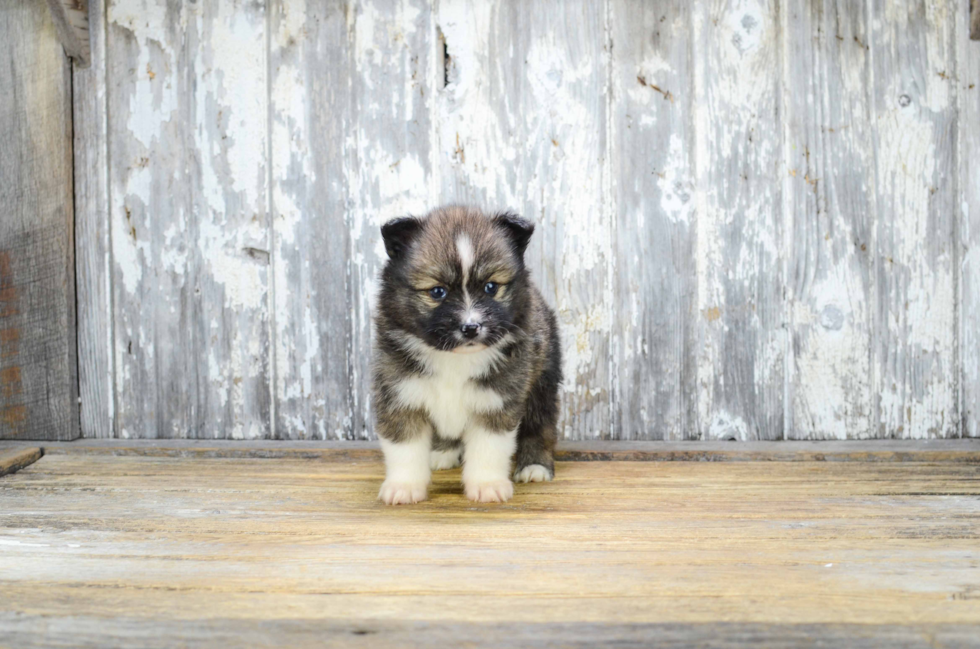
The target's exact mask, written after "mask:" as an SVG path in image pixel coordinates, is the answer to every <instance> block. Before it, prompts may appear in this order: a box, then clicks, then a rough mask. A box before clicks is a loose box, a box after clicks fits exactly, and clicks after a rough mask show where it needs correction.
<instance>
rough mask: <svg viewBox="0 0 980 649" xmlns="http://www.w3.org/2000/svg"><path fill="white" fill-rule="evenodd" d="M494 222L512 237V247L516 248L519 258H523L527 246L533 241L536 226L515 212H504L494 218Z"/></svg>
mask: <svg viewBox="0 0 980 649" xmlns="http://www.w3.org/2000/svg"><path fill="white" fill-rule="evenodd" d="M493 220H494V223H496V224H497V226H498V227H500V228H502V229H503V231H504V232H505V233H506V234H507V236H508V237H510V242H511V245H513V246H514V250H515V251H516V252H517V256H518V257H522V258H523V257H524V251H525V250H526V249H527V244H528V242H529V241H531V235H532V234H534V224H533V223H531V222H530V221H527V220H525V219H522V218H521V217H519V216H517V215H516V214H514V213H513V212H502V213H501V214H497V215H496V216H494V217H493Z"/></svg>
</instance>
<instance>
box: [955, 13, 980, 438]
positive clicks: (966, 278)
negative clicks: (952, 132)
mask: <svg viewBox="0 0 980 649" xmlns="http://www.w3.org/2000/svg"><path fill="white" fill-rule="evenodd" d="M974 4H975V8H974V12H975V15H976V16H980V4H977V3H976V0H974ZM967 18H968V16H967V6H966V3H965V2H961V3H959V4H958V5H957V6H956V11H955V14H954V21H955V23H956V61H957V64H956V76H955V83H956V97H957V107H958V116H957V123H958V125H959V128H958V129H957V134H958V136H959V149H958V151H957V156H956V157H957V161H958V163H959V169H958V170H957V181H958V182H957V187H958V189H959V195H958V196H957V197H956V208H957V214H958V216H959V229H958V235H959V236H958V241H957V245H958V246H959V250H958V251H957V252H958V259H959V264H960V268H959V270H960V277H959V299H960V308H959V323H958V324H959V332H960V336H959V341H958V342H959V371H960V395H961V398H960V404H959V405H960V413H961V417H962V421H961V422H960V426H961V428H960V430H961V434H962V436H963V437H980V42H978V41H971V40H970V33H969V30H968V29H967V27H966V26H967V24H968V23H967ZM978 22H980V20H978Z"/></svg>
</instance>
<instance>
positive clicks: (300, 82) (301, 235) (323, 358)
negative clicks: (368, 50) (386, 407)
mask: <svg viewBox="0 0 980 649" xmlns="http://www.w3.org/2000/svg"><path fill="white" fill-rule="evenodd" d="M350 17H351V16H349V15H348V10H347V9H346V8H345V7H343V6H341V5H339V4H336V3H317V2H310V3H307V2H305V1H303V0H289V1H285V0H276V1H275V2H274V3H273V5H272V9H271V25H272V27H271V40H270V44H271V50H270V74H271V78H270V92H271V95H270V109H271V111H272V116H271V121H270V129H271V136H270V137H271V150H272V155H271V160H272V178H271V188H272V189H271V191H272V215H273V229H274V237H275V242H274V247H273V255H272V266H273V273H274V280H273V281H274V285H275V289H276V290H275V312H274V322H275V350H274V357H275V417H276V424H275V433H276V436H277V437H279V438H283V439H338V438H339V439H343V438H345V437H347V436H349V435H350V434H351V432H352V427H353V412H352V403H351V391H350V388H351V377H350V374H351V371H350V366H349V359H351V358H352V354H351V351H352V350H351V348H350V341H351V334H352V332H351V323H352V320H351V317H350V307H349V305H350V299H349V291H350V276H349V273H348V254H349V244H350V241H349V239H348V235H347V230H348V221H347V209H348V182H347V174H348V160H347V157H348V151H349V149H350V148H351V146H352V144H351V143H352V140H353V137H352V133H351V128H352V124H353V121H352V118H351V87H350V74H351V67H350V65H351V61H350V39H349V37H350V30H349V25H348V19H349V18H350Z"/></svg>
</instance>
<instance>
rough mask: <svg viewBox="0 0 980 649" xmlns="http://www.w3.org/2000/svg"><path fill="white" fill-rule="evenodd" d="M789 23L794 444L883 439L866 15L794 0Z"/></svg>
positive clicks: (838, 5) (789, 429) (786, 185)
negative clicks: (874, 372)
mask: <svg viewBox="0 0 980 649" xmlns="http://www.w3.org/2000/svg"><path fill="white" fill-rule="evenodd" d="M782 16H783V26H782V29H783V31H784V42H785V44H786V61H785V66H784V70H785V84H786V93H785V97H786V111H785V119H784V121H783V127H784V129H785V142H784V149H785V156H786V164H787V166H788V169H786V170H784V171H783V173H784V174H785V175H784V179H785V180H784V181H783V192H784V194H783V197H784V202H783V205H784V211H785V214H786V215H787V223H786V227H787V229H788V233H787V240H788V242H789V246H790V248H789V250H788V251H787V256H788V263H789V270H788V274H787V277H786V281H787V286H786V289H787V293H788V300H789V304H788V314H789V324H790V331H791V345H790V346H789V349H788V351H787V353H788V354H789V358H788V359H787V372H788V374H787V376H786V383H787V388H788V390H787V392H788V397H789V400H790V402H789V403H787V404H786V410H787V416H788V421H787V422H786V437H788V438H793V439H821V438H830V439H835V438H836V439H846V438H852V437H858V438H867V437H870V436H873V435H874V426H873V425H872V415H873V409H874V400H873V397H872V392H871V348H872V320H873V319H872V308H871V305H872V297H873V295H874V287H873V285H872V282H873V273H872V269H873V257H874V245H873V232H872V228H873V227H874V222H875V218H874V214H875V201H874V186H873V183H870V182H869V179H871V178H874V171H875V169H874V142H873V126H872V124H873V122H872V120H873V113H872V109H871V90H870V88H871V56H870V52H869V50H868V47H867V43H868V42H869V37H870V33H869V27H868V19H867V16H866V7H864V6H863V5H861V4H856V3H851V2H838V1H837V0H815V1H814V2H804V1H803V0H794V1H793V2H790V3H788V5H787V6H786V7H785V10H784V11H783V12H782Z"/></svg>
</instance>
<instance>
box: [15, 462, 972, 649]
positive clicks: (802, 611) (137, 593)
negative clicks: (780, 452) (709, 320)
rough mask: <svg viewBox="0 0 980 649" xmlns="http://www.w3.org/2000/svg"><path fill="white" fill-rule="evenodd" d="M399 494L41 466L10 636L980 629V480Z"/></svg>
mask: <svg viewBox="0 0 980 649" xmlns="http://www.w3.org/2000/svg"><path fill="white" fill-rule="evenodd" d="M382 473H383V467H382V465H381V463H380V462H378V461H360V462H351V463H321V462H316V461H308V460H277V461H269V460H244V459H225V460H222V459H187V458H184V459H174V458H154V457H97V456H45V457H44V458H43V459H42V460H41V461H39V462H37V463H36V464H33V465H31V466H30V467H27V468H26V469H22V470H21V471H20V472H18V473H16V474H14V475H12V476H7V477H5V478H4V479H3V480H0V498H2V500H3V502H4V512H5V520H6V524H5V526H4V528H3V529H2V531H0V541H2V542H3V545H4V552H3V553H2V554H0V575H2V578H0V586H2V589H3V592H4V595H5V597H4V599H3V602H4V603H3V604H2V605H0V609H2V610H3V614H2V616H0V630H2V633H3V636H4V637H5V638H9V637H23V635H17V636H11V635H9V634H11V633H17V634H24V633H25V632H26V630H27V629H31V628H37V625H38V624H39V623H40V616H42V615H43V616H45V624H46V625H47V627H48V628H50V629H52V632H53V633H62V634H63V633H67V632H68V630H70V629H73V628H74V629H78V631H79V633H80V634H82V637H85V638H86V641H87V642H90V643H93V642H97V641H99V640H101V644H102V645H103V646H104V645H107V644H123V643H124V642H129V643H133V642H135V641H136V640H135V638H136V637H140V636H139V635H136V636H134V635H132V634H139V633H142V637H149V638H151V639H153V640H152V641H153V642H156V641H157V639H159V638H161V637H163V636H167V637H169V638H170V639H171V640H174V639H176V638H179V637H182V636H181V634H182V633H187V634H188V635H189V636H191V637H195V638H197V639H199V640H200V641H201V642H207V641H208V638H207V637H202V634H203V633H204V629H205V628H207V627H208V626H210V628H211V629H212V631H213V632H214V634H215V635H214V636H213V638H214V640H215V641H218V640H223V639H227V638H228V637H229V635H228V634H239V635H237V636H232V637H244V636H242V635H241V634H248V633H249V632H250V631H251V630H252V628H253V627H251V626H250V625H253V624H257V623H260V622H264V623H267V625H268V626H266V625H262V627H264V628H265V631H263V633H275V634H277V637H279V638H280V644H289V642H288V641H286V640H285V639H284V638H288V637H289V635H279V634H291V633H296V634H300V633H302V632H303V629H309V628H310V627H313V628H319V629H322V630H323V631H324V632H325V633H330V634H332V633H338V634H342V635H343V637H347V636H349V635H353V634H352V633H350V627H345V626H343V625H358V626H357V628H360V629H362V630H363V629H367V630H368V631H371V630H372V629H376V630H377V633H378V635H379V636H381V637H380V638H379V639H381V640H383V639H384V637H385V635H386V631H385V629H386V628H391V627H388V626H387V625H393V626H394V628H396V629H397V628H398V627H399V625H404V624H415V623H421V622H424V623H428V624H429V625H433V626H435V627H437V628H438V627H440V626H442V625H454V624H456V625H464V624H465V625H470V624H477V625H500V624H505V625H507V624H513V625H518V624H539V625H540V624H547V625H571V624H579V625H581V624H594V625H607V628H611V629H613V630H614V632H615V633H622V632H625V629H624V628H623V625H627V624H629V625H635V624H646V625H651V624H652V625H696V626H690V627H688V628H689V631H690V632H691V633H695V632H696V629H697V628H700V629H702V630H705V629H706V625H717V624H721V623H728V624H734V625H758V626H755V627H754V628H756V629H757V630H758V629H770V630H771V632H774V633H775V632H776V630H775V629H773V627H772V626H771V625H777V626H782V628H783V629H784V632H785V633H790V631H789V629H793V628H795V627H794V626H793V625H853V624H860V625H868V627H866V628H870V629H872V630H873V632H874V633H882V632H884V630H885V628H886V625H887V626H890V627H892V629H893V630H895V629H906V628H908V627H918V626H924V627H926V628H935V626H934V625H970V626H972V627H973V628H974V630H975V629H976V625H977V624H978V620H980V600H978V599H977V598H976V593H977V592H978V590H980V569H978V567H977V566H978V565H980V556H978V548H977V544H976V538H977V535H978V534H980V508H978V505H977V503H978V499H977V496H978V495H980V485H978V483H977V481H976V467H975V466H969V465H963V464H929V463H906V464H889V463H860V464H849V463H829V462H803V463H785V462H769V463H757V462H747V463H712V462H694V463H662V464H649V463H641V462H579V463H560V464H559V465H558V468H557V476H558V477H557V480H556V481H555V482H552V483H546V484H536V485H528V486H519V487H518V489H517V494H516V496H515V498H514V500H513V501H511V502H510V503H508V504H506V505H501V506H492V507H485V506H484V507H474V506H472V504H471V503H469V502H468V501H466V500H465V499H464V498H463V497H462V494H461V493H460V487H459V484H458V483H459V473H458V471H450V472H441V473H439V474H437V477H436V481H435V484H434V488H433V490H432V500H430V501H428V502H426V503H424V504H421V505H419V506H414V507H400V508H386V507H384V506H383V505H380V504H379V503H378V502H377V501H376V499H375V496H376V493H377V487H378V484H379V483H380V480H381V477H382ZM598 485H601V488H597V486H598ZM828 485H833V488H832V491H828ZM97 620H101V624H96V621H97ZM137 621H139V622H141V623H142V624H137ZM178 622H181V623H183V624H181V625H179V626H178ZM292 624H295V625H298V626H291V625H292ZM361 624H365V625H367V626H363V627H361V626H360V625H361ZM184 625H186V627H184ZM236 625H237V626H236ZM374 625H377V626H374ZM608 625H614V626H611V627H610V626H608ZM139 628H141V629H142V631H141V632H140V631H138V630H137V629H139ZM181 628H186V629H187V631H186V632H185V631H181V630H180V629H181ZM260 628H261V627H260ZM469 628H470V629H473V627H469ZM479 628H480V627H476V629H479ZM580 628H582V627H580ZM749 628H751V627H749ZM819 628H824V627H817V629H819ZM957 628H958V627H957ZM616 629H618V631H615V630H616ZM654 629H655V627H653V628H650V627H648V628H647V630H648V631H650V632H653V631H654ZM960 630H961V631H962V629H960ZM633 632H634V633H637V632H638V631H637V627H633ZM718 632H720V631H718ZM812 632H814V631H813V630H812V629H811V633H812ZM116 633H118V634H121V636H122V637H121V638H116V637H115V635H114V634H116ZM418 633H419V634H420V635H419V636H417V637H418V638H420V640H421V642H420V644H426V643H425V641H424V638H425V637H426V635H425V633H426V632H425V629H424V628H420V629H419V630H418ZM589 633H594V631H590V632H589ZM828 633H831V631H830V630H828ZM265 637H268V636H265ZM612 637H613V638H614V637H615V635H613V636H612ZM634 637H635V636H634ZM960 637H962V636H960ZM969 637H972V638H973V640H974V641H975V639H976V638H977V634H976V633H975V631H974V634H973V635H972V636H969ZM745 641H746V642H748V641H749V639H745ZM175 643H176V642H171V644H175ZM232 644H236V642H232ZM237 644H240V642H237ZM608 644H613V643H612V642H609V643H608ZM382 646H383V645H382Z"/></svg>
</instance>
